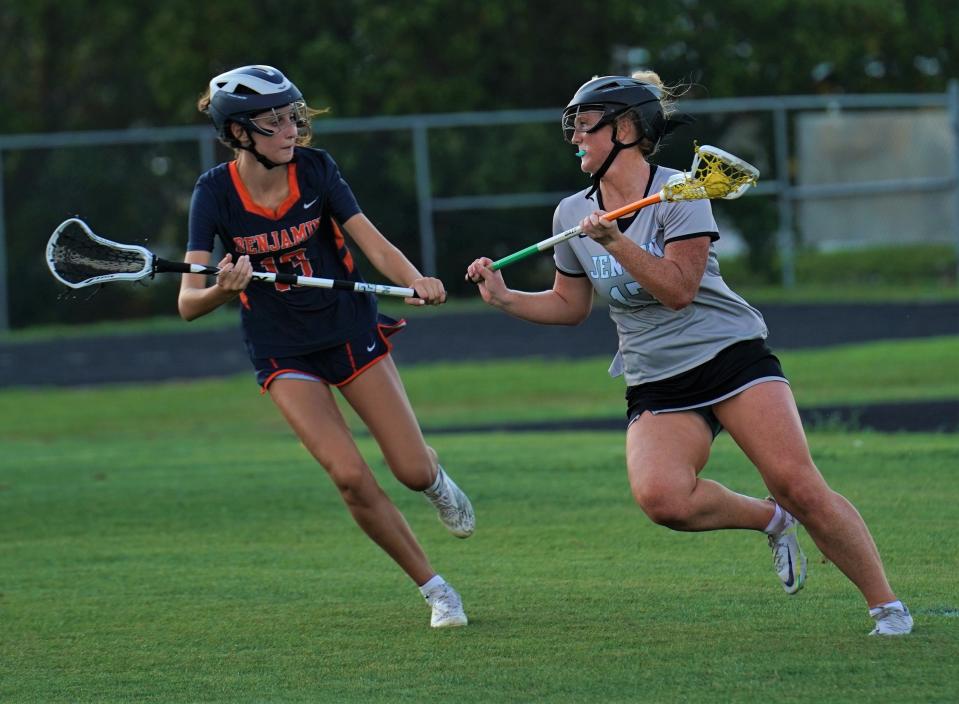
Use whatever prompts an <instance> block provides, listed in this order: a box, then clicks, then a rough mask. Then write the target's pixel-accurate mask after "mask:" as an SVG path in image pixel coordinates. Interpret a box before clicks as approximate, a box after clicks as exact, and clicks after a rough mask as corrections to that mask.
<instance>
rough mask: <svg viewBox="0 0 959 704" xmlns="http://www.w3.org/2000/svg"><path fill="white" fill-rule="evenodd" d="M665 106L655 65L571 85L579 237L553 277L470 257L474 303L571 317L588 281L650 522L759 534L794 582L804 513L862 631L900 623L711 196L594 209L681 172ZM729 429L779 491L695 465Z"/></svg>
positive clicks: (565, 215)
mask: <svg viewBox="0 0 959 704" xmlns="http://www.w3.org/2000/svg"><path fill="white" fill-rule="evenodd" d="M672 104H673V98H672V96H671V94H670V91H669V90H667V89H666V88H665V87H664V86H663V83H662V81H661V80H660V78H659V76H658V75H656V74H655V73H653V72H651V71H647V72H641V73H639V74H635V75H634V76H632V77H625V76H605V77H601V78H594V79H593V80H591V81H588V82H587V83H585V84H584V85H583V86H581V87H580V89H579V90H578V91H577V92H576V94H575V95H574V96H573V99H572V100H571V101H570V103H569V105H568V106H567V107H566V109H565V110H564V112H563V131H564V133H565V137H566V139H567V141H568V142H570V143H571V144H572V145H573V146H574V147H575V148H576V149H577V154H576V155H577V156H578V157H580V168H581V170H582V171H583V172H585V173H587V174H589V175H590V176H591V177H592V187H591V188H589V189H584V190H583V191H581V192H579V193H577V194H575V195H572V196H569V197H568V198H565V199H564V200H563V201H562V202H560V204H559V206H558V207H557V209H556V213H555V215H554V220H553V232H554V233H560V232H564V231H566V230H568V229H571V228H574V227H576V226H577V225H580V226H582V228H583V232H584V233H585V234H584V235H583V236H581V237H579V238H573V239H571V240H567V241H565V242H562V243H560V244H558V245H557V246H556V248H555V251H554V260H555V264H556V276H555V280H554V283H553V288H552V289H551V290H549V291H542V292H538V293H526V292H522V291H515V290H511V289H508V288H507V287H506V285H505V283H504V281H503V277H502V274H501V273H500V272H499V271H494V270H493V269H491V268H490V265H491V264H492V263H493V262H492V261H491V260H490V259H488V258H486V257H483V258H480V259H476V260H474V261H473V262H472V263H471V264H470V265H469V267H468V268H467V274H466V276H467V278H468V279H470V280H472V281H474V282H476V283H477V284H478V285H479V290H480V294H481V295H482V297H483V300H484V301H486V302H487V303H489V304H490V305H492V306H494V307H496V308H499V309H501V310H503V311H505V312H507V313H509V314H511V315H514V316H516V317H518V318H522V319H523V320H529V321H532V322H536V323H546V324H560V325H564V324H565V325H576V324H578V323H581V322H582V321H583V320H585V319H586V317H587V316H588V315H589V313H590V309H591V307H592V300H593V295H594V292H595V294H596V295H598V296H599V297H600V298H601V299H603V301H604V302H605V303H607V304H608V306H609V315H610V318H612V320H613V322H614V323H615V325H616V330H617V333H618V336H619V351H618V352H617V354H616V356H615V358H614V360H613V364H612V366H611V367H610V373H611V374H612V375H614V376H617V375H623V376H624V377H625V380H626V385H627V392H626V402H627V431H626V462H627V470H628V474H629V480H630V485H631V488H632V491H633V496H634V497H635V499H636V501H637V503H638V504H639V505H640V507H641V508H642V509H643V511H644V512H645V513H646V514H647V515H648V516H649V518H650V519H651V520H653V521H654V522H656V523H658V524H661V525H664V526H667V527H669V528H672V529H674V530H682V531H706V530H719V529H725V528H746V529H752V530H755V531H762V532H765V533H766V535H767V536H768V542H769V545H770V547H771V548H772V552H773V564H774V567H775V569H776V572H777V574H778V576H779V578H780V580H781V582H782V585H783V588H784V589H785V591H786V592H787V593H788V594H795V593H796V592H798V591H799V590H800V589H801V588H802V586H803V583H804V581H805V579H806V558H805V556H804V555H803V553H802V550H801V549H800V546H799V542H798V540H797V537H796V533H797V528H798V526H799V524H800V522H801V523H802V525H803V526H805V528H806V530H807V532H808V533H809V535H810V536H811V537H812V538H813V540H814V541H815V542H816V545H817V546H818V547H819V548H820V549H821V550H822V553H823V554H824V555H825V556H826V557H827V558H828V559H829V560H831V561H832V562H833V563H834V564H835V565H836V566H837V567H839V568H840V569H841V570H842V571H843V572H844V573H845V574H846V576H847V577H848V578H849V579H850V580H851V581H852V582H853V583H854V584H855V585H856V587H858V588H859V590H860V591H861V592H862V594H863V596H864V597H865V599H866V602H867V604H868V606H869V610H870V615H871V616H872V617H873V619H874V620H875V622H876V625H875V628H874V629H873V631H872V633H873V634H879V635H898V634H903V633H908V632H910V631H911V630H912V617H911V616H910V615H909V611H908V609H906V607H905V606H904V605H903V604H902V603H901V602H900V601H899V600H898V599H897V598H896V596H895V594H894V593H893V592H892V589H891V588H890V586H889V582H888V581H887V579H886V576H885V573H884V570H883V566H882V562H881V560H880V558H879V553H878V551H877V549H876V546H875V543H874V542H873V539H872V537H871V535H870V533H869V530H868V529H867V528H866V525H865V523H864V522H863V520H862V518H861V517H860V515H859V513H858V512H857V511H856V509H855V508H854V507H853V506H852V504H850V503H849V502H848V501H847V500H846V499H845V498H843V497H842V496H840V495H839V494H837V493H836V492H834V491H833V490H832V489H830V488H829V486H828V485H827V484H826V481H825V480H824V479H823V477H822V475H821V474H820V473H819V470H818V469H817V468H816V465H815V464H814V463H813V460H812V458H811V457H810V454H809V448H808V445H807V443H806V437H805V434H804V432H803V428H802V424H801V422H800V419H799V413H798V412H797V410H796V403H795V401H794V400H793V396H792V392H791V390H790V387H789V384H788V382H787V381H786V378H785V376H784V375H783V371H782V368H781V367H780V364H779V360H778V359H777V358H776V357H775V356H774V355H773V354H772V352H771V351H770V350H769V348H768V347H767V346H766V343H765V338H766V335H767V331H766V325H765V323H764V321H763V318H762V316H761V315H760V313H759V311H757V310H756V309H755V308H753V307H752V306H750V305H749V304H748V303H747V302H746V301H745V300H743V299H742V298H741V297H740V296H738V295H737V294H736V293H734V292H733V291H732V290H731V289H730V288H729V287H728V286H727V285H726V283H725V282H724V281H723V279H722V277H721V275H720V272H719V264H718V262H717V259H716V251H715V248H714V246H713V244H712V243H713V242H714V241H715V240H717V239H719V232H718V228H717V226H716V222H715V220H714V219H713V215H712V208H711V205H710V202H709V200H692V201H680V202H676V203H668V202H667V203H660V204H658V205H654V206H652V207H648V208H644V209H642V210H639V211H637V212H636V213H635V215H633V216H631V217H628V218H622V219H619V220H617V221H615V222H613V223H610V222H609V221H607V220H605V219H603V218H602V215H603V214H604V213H605V212H608V211H612V210H615V209H617V208H620V207H622V206H624V205H626V204H628V203H631V202H634V201H637V200H639V199H641V198H644V197H646V196H648V195H650V194H653V193H657V192H659V191H660V190H661V189H662V187H663V185H664V184H665V182H666V180H667V179H668V178H669V177H670V176H672V175H673V174H675V173H678V172H677V171H675V170H673V169H667V168H663V167H661V166H657V165H655V164H652V163H650V162H649V161H648V157H650V156H651V155H652V154H653V153H654V152H655V151H656V148H657V146H658V145H659V143H660V140H661V139H662V138H663V137H664V136H665V135H666V134H667V133H668V132H669V131H670V130H671V129H672V127H674V126H675V125H677V124H680V122H681V119H676V118H677V117H678V116H677V115H676V114H675V111H674V109H673V105H672ZM594 196H595V197H594ZM723 428H725V429H726V431H727V432H728V433H729V434H730V435H731V436H732V437H733V439H734V440H735V441H736V443H737V444H738V445H739V446H740V447H741V448H742V449H743V451H744V452H745V453H746V455H747V456H748V457H749V459H750V460H751V461H752V462H753V464H754V465H755V466H756V468H757V469H758V470H759V473H760V474H761V476H762V479H763V481H764V483H765V484H766V486H767V487H768V489H769V491H770V493H772V495H773V497H774V498H773V499H770V500H763V499H760V498H753V497H749V496H743V495H742V494H738V493H735V492H733V491H730V490H729V489H727V488H726V487H724V486H722V485H721V484H718V483H717V482H714V481H711V480H708V479H701V478H700V477H699V473H700V472H701V471H702V469H703V467H704V466H705V465H706V461H707V460H708V458H709V452H710V448H711V445H712V442H713V439H714V438H715V436H716V435H717V434H718V433H719V432H720V431H721V430H722V429H723Z"/></svg>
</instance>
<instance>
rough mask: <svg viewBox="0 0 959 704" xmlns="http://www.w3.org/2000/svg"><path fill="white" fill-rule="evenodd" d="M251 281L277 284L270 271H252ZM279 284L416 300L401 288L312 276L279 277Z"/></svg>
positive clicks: (406, 289) (407, 289)
mask: <svg viewBox="0 0 959 704" xmlns="http://www.w3.org/2000/svg"><path fill="white" fill-rule="evenodd" d="M253 279H254V280H256V281H265V282H268V283H277V275H276V274H274V273H273V272H270V271H254V272H253ZM280 279H281V280H280V281H279V283H288V284H292V285H295V286H312V287H313V288H332V289H337V290H340V291H355V292H357V293H375V294H377V295H381V296H396V297H398V298H416V297H417V296H416V291H415V290H413V289H411V288H406V287H403V286H386V285H384V284H368V283H363V282H359V281H343V280H340V279H321V278H317V277H313V276H296V277H286V276H281V277H280Z"/></svg>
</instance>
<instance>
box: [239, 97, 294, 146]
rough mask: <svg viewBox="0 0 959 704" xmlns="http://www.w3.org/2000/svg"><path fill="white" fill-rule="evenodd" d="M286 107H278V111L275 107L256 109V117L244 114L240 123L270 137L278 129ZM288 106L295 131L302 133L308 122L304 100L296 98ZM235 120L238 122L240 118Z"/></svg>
mask: <svg viewBox="0 0 959 704" xmlns="http://www.w3.org/2000/svg"><path fill="white" fill-rule="evenodd" d="M286 107H287V106H282V107H280V108H279V112H278V110H277V108H268V109H267V110H261V111H258V112H257V113H256V115H257V117H251V116H249V115H244V116H243V118H242V122H241V124H245V125H246V126H248V127H249V128H250V129H252V130H254V131H255V132H257V133H259V134H262V135H263V136H264V137H272V136H273V135H275V134H276V133H277V132H279V131H280V122H281V120H282V119H283V110H284V109H285V108H286ZM288 107H289V108H290V113H289V114H290V119H291V120H292V121H293V123H294V124H295V125H296V128H297V131H298V132H301V133H302V131H303V130H304V128H306V127H307V126H308V125H309V124H310V116H309V110H308V108H307V107H306V102H305V101H303V100H297V101H296V102H293V103H290V104H289V106H288ZM237 121H238V122H240V120H237ZM261 122H265V123H266V124H265V125H262V124H259V123H261Z"/></svg>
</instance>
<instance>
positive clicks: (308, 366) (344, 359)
mask: <svg viewBox="0 0 959 704" xmlns="http://www.w3.org/2000/svg"><path fill="white" fill-rule="evenodd" d="M404 327H406V321H405V320H393V318H390V317H387V316H385V315H382V314H380V315H377V321H376V325H374V326H373V328H372V329H370V330H367V331H366V332H364V333H362V334H360V335H357V336H356V337H353V338H352V339H350V340H347V341H346V342H344V343H343V344H341V345H337V346H336V347H330V348H328V349H323V350H317V351H316V352H310V353H309V354H304V355H300V356H297V357H260V358H258V359H254V360H253V366H254V368H255V369H256V381H257V383H258V384H259V385H260V387H261V389H262V391H264V392H265V391H266V390H267V389H268V388H269V386H270V384H271V383H273V382H274V381H275V380H276V379H304V380H307V381H321V382H323V383H324V384H329V385H330V386H343V384H346V383H349V382H350V381H352V380H353V379H355V378H356V377H357V376H359V375H360V374H362V373H363V372H364V371H366V370H367V369H369V368H370V367H372V366H373V365H374V364H376V363H377V362H379V361H380V360H381V359H383V358H384V357H385V356H386V355H388V354H389V353H390V350H391V349H393V345H392V343H390V342H389V340H388V339H387V338H388V337H390V335H393V334H394V333H396V332H399V331H400V330H402V329H403V328H404Z"/></svg>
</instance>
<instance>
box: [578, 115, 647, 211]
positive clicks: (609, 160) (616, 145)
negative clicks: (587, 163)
mask: <svg viewBox="0 0 959 704" xmlns="http://www.w3.org/2000/svg"><path fill="white" fill-rule="evenodd" d="M612 128H613V135H612V141H613V149H612V151H610V152H609V156H607V157H606V161H604V162H603V165H602V166H600V167H599V169H597V170H596V173H594V174H593V176H592V179H593V187H592V188H590V189H589V193H587V194H586V197H587V198H592V197H593V194H594V193H596V191H598V190H599V182H600V179H602V178H603V176H605V175H606V172H607V171H609V167H610V166H612V165H613V160H614V159H615V158H616V157H617V156H618V155H619V153H620V152H621V151H623V150H624V149H629V148H630V147H635V146H636V145H637V144H639V143H640V142H641V141H643V138H642V137H639V138H638V139H636V140H634V141H632V142H630V143H629V144H623V143H622V142H620V141H619V140H618V139H617V138H616V123H615V122H613V124H612Z"/></svg>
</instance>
